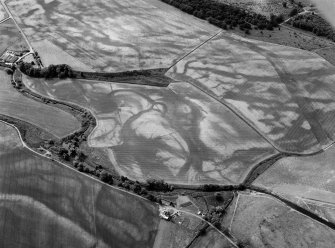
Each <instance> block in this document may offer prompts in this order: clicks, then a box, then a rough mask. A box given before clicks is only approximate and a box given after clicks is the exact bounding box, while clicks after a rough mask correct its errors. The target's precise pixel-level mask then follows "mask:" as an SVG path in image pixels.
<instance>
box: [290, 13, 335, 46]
mask: <svg viewBox="0 0 335 248" xmlns="http://www.w3.org/2000/svg"><path fill="white" fill-rule="evenodd" d="M289 23H290V24H291V25H293V27H296V28H300V29H303V30H306V31H310V32H313V33H314V34H316V35H318V36H323V37H326V38H328V39H330V40H332V41H335V30H334V29H333V28H332V27H331V25H330V24H329V23H328V22H327V21H326V20H325V19H323V18H322V17H321V16H319V15H316V14H313V13H311V14H305V15H298V16H295V17H293V18H292V20H290V22H289Z"/></svg>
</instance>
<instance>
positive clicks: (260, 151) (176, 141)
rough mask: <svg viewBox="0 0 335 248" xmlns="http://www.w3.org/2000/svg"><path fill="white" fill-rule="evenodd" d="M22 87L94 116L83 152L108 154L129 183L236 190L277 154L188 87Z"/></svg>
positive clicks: (77, 83)
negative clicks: (206, 185) (160, 182)
mask: <svg viewBox="0 0 335 248" xmlns="http://www.w3.org/2000/svg"><path fill="white" fill-rule="evenodd" d="M24 83H25V84H26V85H27V87H29V88H30V89H32V90H33V91H35V92H37V93H39V94H42V95H47V96H49V97H53V98H56V99H59V100H65V101H70V102H74V103H76V104H78V105H81V106H84V107H87V108H89V109H91V110H92V111H93V113H94V114H95V116H96V118H97V120H98V124H97V127H96V128H95V129H94V131H93V132H92V133H91V135H90V136H89V141H88V144H89V145H90V146H91V147H95V148H97V149H98V148H99V149H100V148H101V149H104V150H106V148H107V150H108V155H109V158H110V160H111V161H112V163H113V165H114V167H115V169H116V170H117V171H118V172H119V173H120V174H122V175H126V176H127V177H129V178H132V179H134V180H140V181H143V180H146V179H147V178H150V177H154V178H162V179H164V180H165V181H167V182H171V183H180V184H203V183H215V184H237V183H240V182H242V181H243V180H244V178H245V176H246V175H247V174H248V172H249V171H250V170H251V169H252V168H253V166H254V165H256V164H257V163H258V162H260V161H261V160H262V159H264V158H267V157H269V156H271V155H273V154H275V153H276V152H275V150H274V149H273V147H271V145H270V144H269V143H268V142H266V141H265V140H264V139H262V138H261V137H260V136H259V135H258V134H257V133H256V132H255V131H254V130H253V129H251V128H250V127H249V126H248V125H246V124H245V123H244V122H243V121H241V120H240V119H239V118H238V117H237V116H236V115H234V114H233V113H232V112H231V111H230V110H229V109H227V108H225V106H223V105H222V104H220V103H218V102H217V101H215V100H213V99H212V98H210V97H208V96H207V95H206V94H204V93H203V92H201V91H200V90H198V89H197V88H195V87H193V86H191V85H189V84H187V83H178V84H173V85H171V87H169V88H158V87H151V86H140V85H130V84H124V83H108V82H99V81H96V82H95V81H87V80H69V79H67V80H43V79H32V78H26V77H25V78H24Z"/></svg>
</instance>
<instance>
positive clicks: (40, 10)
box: [7, 0, 218, 72]
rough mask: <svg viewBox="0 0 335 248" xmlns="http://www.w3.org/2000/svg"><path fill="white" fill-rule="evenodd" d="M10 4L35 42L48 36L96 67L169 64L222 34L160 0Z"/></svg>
mask: <svg viewBox="0 0 335 248" xmlns="http://www.w3.org/2000/svg"><path fill="white" fill-rule="evenodd" d="M7 5H8V7H9V9H10V10H11V12H12V13H13V15H14V17H15V19H17V21H18V23H19V25H20V26H21V27H22V29H23V31H24V32H25V34H26V35H27V36H28V38H29V39H30V40H31V41H33V42H37V41H41V40H48V41H49V42H51V43H52V44H54V45H56V46H57V47H59V49H61V50H63V51H64V52H67V53H68V54H70V55H72V56H73V57H75V58H76V59H78V60H80V61H81V62H83V63H84V64H86V65H87V66H89V67H92V68H93V69H94V70H97V71H108V72H115V71H129V70H135V69H149V68H165V67H169V66H171V65H172V64H173V63H174V62H175V61H176V60H177V59H178V58H179V57H181V56H182V55H183V54H185V53H187V52H188V51H190V50H191V49H193V48H194V47H196V46H197V45H199V44H200V43H201V42H202V41H204V40H206V39H208V38H209V37H210V36H212V35H214V34H215V33H217V32H218V29H217V28H216V27H214V26H212V25H209V24H208V23H207V22H206V21H202V20H199V19H197V18H195V17H192V16H190V15H185V14H184V13H183V12H181V11H179V10H177V9H175V8H173V7H171V6H169V5H167V4H165V3H163V2H160V1H156V0H141V1H135V2H134V1H132V0H124V1H117V0H112V1H102V0H99V1H94V2H92V1H88V0H85V1H75V0H70V1H67V0H55V1H47V2H46V1H44V0H23V1H22V0H12V1H10V2H8V3H7ZM190 23H192V25H189V24H190ZM36 49H37V52H39V50H38V49H39V47H36ZM43 49H45V48H43V47H42V48H41V51H43ZM47 56H49V55H47ZM72 62H73V63H74V64H72V63H71V64H69V65H70V66H72V65H75V64H76V63H77V62H75V61H72Z"/></svg>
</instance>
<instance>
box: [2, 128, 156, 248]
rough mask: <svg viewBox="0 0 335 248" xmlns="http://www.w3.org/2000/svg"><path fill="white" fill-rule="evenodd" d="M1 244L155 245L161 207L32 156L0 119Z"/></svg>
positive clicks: (14, 245) (40, 245)
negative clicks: (158, 208)
mask: <svg viewBox="0 0 335 248" xmlns="http://www.w3.org/2000/svg"><path fill="white" fill-rule="evenodd" d="M0 134H1V136H0V164H1V166H0V228H1V230H2V231H1V232H0V246H1V247H25V248H26V247H34V248H37V247H80V248H82V247H152V246H153V244H154V242H155V237H156V233H157V230H158V224H159V222H160V219H159V217H158V210H157V207H156V206H154V205H153V204H151V203H150V202H149V201H146V200H143V199H141V198H139V197H136V196H133V195H130V194H128V193H124V192H122V191H119V190H116V189H112V188H110V187H109V186H106V185H103V184H101V183H100V182H98V181H95V180H93V179H91V178H89V177H87V176H84V175H82V174H80V173H78V172H76V171H74V170H71V169H68V168H65V167H64V166H62V165H59V164H57V163H55V162H52V161H50V160H48V159H44V158H42V157H40V156H38V155H35V154H33V153H32V152H30V151H29V150H27V149H26V148H24V147H23V146H22V145H21V141H20V139H19V137H18V134H17V133H16V131H15V129H14V128H12V127H10V126H8V125H6V124H3V123H0Z"/></svg>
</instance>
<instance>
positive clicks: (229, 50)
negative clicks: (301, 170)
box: [167, 32, 335, 154]
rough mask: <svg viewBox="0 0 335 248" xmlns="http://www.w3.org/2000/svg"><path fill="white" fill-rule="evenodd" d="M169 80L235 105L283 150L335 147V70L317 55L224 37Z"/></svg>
mask: <svg viewBox="0 0 335 248" xmlns="http://www.w3.org/2000/svg"><path fill="white" fill-rule="evenodd" d="M167 76H169V77H172V78H173V79H175V80H177V81H186V82H189V83H191V84H192V85H194V86H196V87H198V88H199V89H201V90H203V91H204V92H206V93H207V94H209V95H210V96H211V97H213V98H214V99H216V100H218V101H220V102H221V103H222V104H225V105H228V106H230V107H231V108H233V109H234V110H235V112H236V113H237V114H238V115H240V116H241V117H242V118H244V119H245V120H246V121H247V122H248V123H250V125H252V126H253V127H254V128H255V129H257V130H258V131H259V132H261V133H262V134H263V136H264V137H265V138H266V139H268V140H269V142H271V143H273V144H274V145H275V146H276V147H277V148H278V149H279V150H281V151H285V152H293V153H302V154H308V153H314V152H317V151H319V150H320V149H321V148H322V147H326V146H328V145H329V144H331V143H332V142H333V139H334V131H335V130H334V125H333V120H334V114H335V113H334V110H333V104H332V102H333V100H332V99H334V96H335V91H334V89H335V88H334V86H333V81H334V79H335V67H334V66H332V65H331V64H329V63H328V62H327V61H325V60H324V59H322V58H321V57H319V56H318V55H316V54H314V53H310V52H307V51H303V50H299V49H295V48H290V47H283V46H279V45H275V44H272V43H266V42H260V41H257V40H249V39H246V38H243V37H240V36H237V35H234V34H230V33H228V32H224V33H222V34H221V35H219V36H218V37H216V38H214V39H213V40H211V41H209V42H207V43H206V44H205V45H203V46H202V47H201V48H199V49H198V50H196V51H195V52H194V53H192V54H190V55H189V56H187V57H186V58H185V59H183V60H182V61H180V62H179V63H177V65H176V66H174V67H173V68H171V69H170V70H169V71H168V73H167Z"/></svg>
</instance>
